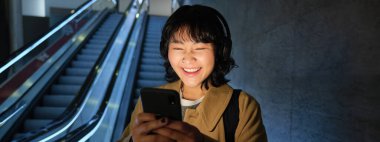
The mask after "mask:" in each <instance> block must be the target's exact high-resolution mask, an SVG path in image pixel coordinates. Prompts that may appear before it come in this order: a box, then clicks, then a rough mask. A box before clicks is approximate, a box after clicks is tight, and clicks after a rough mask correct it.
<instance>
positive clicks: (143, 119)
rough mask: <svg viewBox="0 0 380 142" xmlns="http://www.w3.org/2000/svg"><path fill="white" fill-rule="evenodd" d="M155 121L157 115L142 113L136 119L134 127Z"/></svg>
mask: <svg viewBox="0 0 380 142" xmlns="http://www.w3.org/2000/svg"><path fill="white" fill-rule="evenodd" d="M153 120H156V115H155V114H153V113H144V112H142V113H139V114H137V117H136V119H135V123H134V124H133V126H137V125H139V124H142V123H145V122H148V121H153Z"/></svg>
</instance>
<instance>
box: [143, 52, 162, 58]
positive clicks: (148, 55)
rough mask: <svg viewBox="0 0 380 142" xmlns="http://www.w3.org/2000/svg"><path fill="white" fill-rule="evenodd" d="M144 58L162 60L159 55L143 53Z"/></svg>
mask: <svg viewBox="0 0 380 142" xmlns="http://www.w3.org/2000/svg"><path fill="white" fill-rule="evenodd" d="M142 57H143V58H161V54H159V53H143V56H142Z"/></svg>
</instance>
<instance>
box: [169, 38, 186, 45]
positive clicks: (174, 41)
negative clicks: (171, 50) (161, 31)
mask: <svg viewBox="0 0 380 142" xmlns="http://www.w3.org/2000/svg"><path fill="white" fill-rule="evenodd" d="M170 43H180V44H183V41H180V40H177V39H172V40H170Z"/></svg>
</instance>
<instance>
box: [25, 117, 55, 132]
mask: <svg viewBox="0 0 380 142" xmlns="http://www.w3.org/2000/svg"><path fill="white" fill-rule="evenodd" d="M50 122H52V120H51V119H27V120H25V122H24V130H25V131H31V130H36V129H39V128H41V127H43V126H46V125H48V124H49V123H50Z"/></svg>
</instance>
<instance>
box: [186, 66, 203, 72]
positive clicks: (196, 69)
mask: <svg viewBox="0 0 380 142" xmlns="http://www.w3.org/2000/svg"><path fill="white" fill-rule="evenodd" d="M200 69H201V67H198V68H183V70H184V71H185V72H189V73H192V72H197V71H199V70H200Z"/></svg>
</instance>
